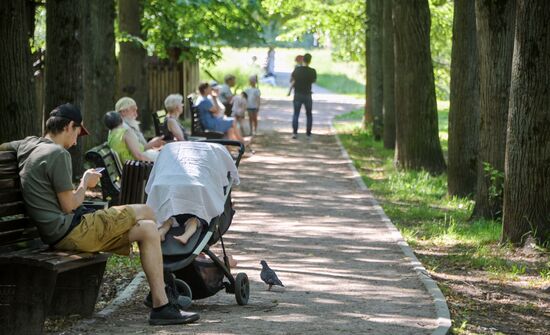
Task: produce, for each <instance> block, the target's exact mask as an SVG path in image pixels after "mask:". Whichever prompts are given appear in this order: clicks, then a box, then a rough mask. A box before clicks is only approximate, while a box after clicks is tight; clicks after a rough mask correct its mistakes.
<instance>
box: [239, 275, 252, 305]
mask: <svg viewBox="0 0 550 335" xmlns="http://www.w3.org/2000/svg"><path fill="white" fill-rule="evenodd" d="M249 296H250V283H249V282H248V276H247V275H246V273H244V272H240V273H238V274H237V277H236V278H235V299H236V300H237V303H238V304H239V305H241V306H243V305H246V304H248V297H249Z"/></svg>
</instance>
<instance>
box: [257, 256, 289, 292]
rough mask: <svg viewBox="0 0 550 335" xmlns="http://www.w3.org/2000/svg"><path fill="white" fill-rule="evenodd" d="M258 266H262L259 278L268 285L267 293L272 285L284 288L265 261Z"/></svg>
mask: <svg viewBox="0 0 550 335" xmlns="http://www.w3.org/2000/svg"><path fill="white" fill-rule="evenodd" d="M260 264H262V272H260V278H261V279H262V280H263V281H264V283H266V284H267V285H269V288H268V289H267V290H268V291H269V290H271V287H272V286H273V285H278V286H282V287H284V285H283V283H281V281H280V280H279V278H278V277H277V274H276V273H275V271H273V270H271V268H270V267H269V266H268V265H267V263H266V261H264V260H262V261H261V262H260Z"/></svg>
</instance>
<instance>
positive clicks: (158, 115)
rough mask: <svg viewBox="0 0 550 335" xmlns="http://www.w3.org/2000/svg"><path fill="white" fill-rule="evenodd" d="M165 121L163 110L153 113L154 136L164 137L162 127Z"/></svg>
mask: <svg viewBox="0 0 550 335" xmlns="http://www.w3.org/2000/svg"><path fill="white" fill-rule="evenodd" d="M164 120H166V111H165V110H164V109H161V110H158V111H156V112H153V124H154V125H155V136H162V135H166V134H164V132H163V128H162V125H163V124H164Z"/></svg>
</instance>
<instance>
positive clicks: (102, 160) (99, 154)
mask: <svg viewBox="0 0 550 335" xmlns="http://www.w3.org/2000/svg"><path fill="white" fill-rule="evenodd" d="M85 158H86V160H87V161H88V162H90V163H92V164H93V165H94V167H104V168H105V170H103V172H102V173H101V179H100V183H101V193H102V194H103V201H107V202H109V206H116V205H118V204H120V202H119V200H120V192H121V179H122V166H121V164H120V160H119V159H118V157H117V156H116V154H115V153H114V152H113V151H112V150H111V148H109V145H107V142H105V143H103V144H101V145H98V146H96V147H93V148H92V149H90V150H88V151H87V152H86V155H85Z"/></svg>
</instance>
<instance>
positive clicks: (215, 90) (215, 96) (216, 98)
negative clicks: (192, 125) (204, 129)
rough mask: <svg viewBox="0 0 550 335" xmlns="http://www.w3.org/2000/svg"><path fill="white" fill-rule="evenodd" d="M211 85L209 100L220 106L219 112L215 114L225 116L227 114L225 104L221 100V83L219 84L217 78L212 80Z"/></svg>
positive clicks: (220, 116) (219, 116)
mask: <svg viewBox="0 0 550 335" xmlns="http://www.w3.org/2000/svg"><path fill="white" fill-rule="evenodd" d="M209 85H210V88H212V92H211V93H210V94H209V95H208V100H210V102H211V103H212V104H213V105H214V106H216V107H218V113H217V114H216V115H214V116H215V117H217V118H223V116H224V115H225V106H224V105H223V103H222V102H221V101H220V85H218V82H217V81H215V80H212V81H211V82H210V84H209Z"/></svg>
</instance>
